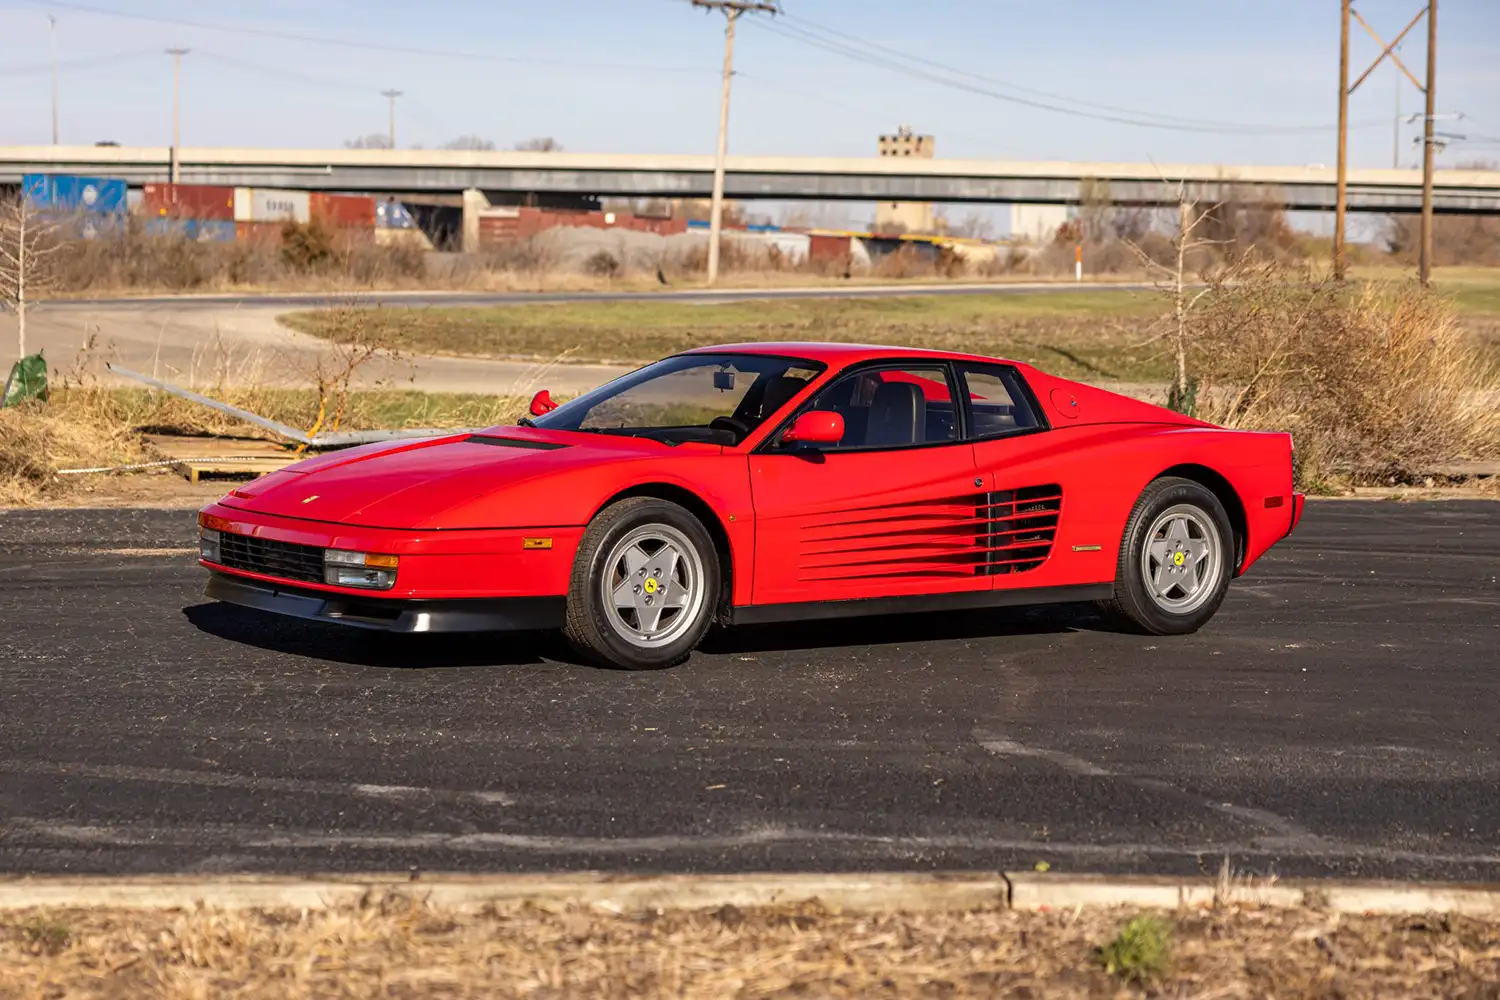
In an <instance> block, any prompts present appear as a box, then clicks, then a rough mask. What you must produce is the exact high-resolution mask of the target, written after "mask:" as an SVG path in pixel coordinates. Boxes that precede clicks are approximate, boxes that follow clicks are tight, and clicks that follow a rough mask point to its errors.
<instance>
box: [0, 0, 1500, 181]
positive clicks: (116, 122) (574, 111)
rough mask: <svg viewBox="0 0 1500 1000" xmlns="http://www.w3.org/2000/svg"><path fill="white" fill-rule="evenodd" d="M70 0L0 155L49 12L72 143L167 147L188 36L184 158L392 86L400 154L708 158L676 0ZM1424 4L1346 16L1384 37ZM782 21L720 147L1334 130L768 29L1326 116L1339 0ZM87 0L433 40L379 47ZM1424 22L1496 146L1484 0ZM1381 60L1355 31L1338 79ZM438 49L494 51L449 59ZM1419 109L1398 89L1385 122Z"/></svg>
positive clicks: (997, 8)
mask: <svg viewBox="0 0 1500 1000" xmlns="http://www.w3.org/2000/svg"><path fill="white" fill-rule="evenodd" d="M79 2H80V4H82V5H83V6H86V7H89V8H93V11H87V10H81V9H77V7H70V6H67V5H63V4H49V3H39V2H32V0H0V143H4V144H15V143H44V142H46V141H48V139H49V137H50V124H49V100H50V98H49V89H48V72H47V61H48V23H47V15H48V14H49V13H51V14H53V15H55V16H56V17H57V18H58V31H57V37H58V52H59V59H60V60H61V62H62V66H63V69H62V74H61V75H62V84H61V95H62V96H61V108H62V114H61V118H62V140H63V141H64V142H68V143H74V142H82V143H88V142H94V141H96V140H101V139H111V140H114V141H116V142H119V143H121V144H125V145H133V144H141V145H165V144H166V143H167V142H168V141H169V138H170V134H171V131H170V130H171V117H170V101H171V69H170V60H169V58H168V57H167V56H166V55H164V54H162V52H161V50H162V49H163V48H165V47H167V46H170V45H183V46H189V47H191V48H192V49H193V52H192V53H191V54H190V55H188V56H187V57H186V58H185V60H184V66H183V76H184V85H183V95H184V96H183V142H184V144H185V145H206V146H217V145H250V146H334V145H339V144H341V143H342V142H343V140H345V139H347V138H350V137H353V136H356V135H360V134H363V133H367V132H379V131H383V130H384V129H385V123H386V107H385V101H384V99H383V98H381V97H380V95H379V93H378V92H379V91H380V90H381V89H382V88H386V87H395V88H399V89H401V90H403V91H405V93H406V96H404V97H402V98H401V99H400V101H399V103H398V126H397V128H398V138H399V141H400V143H401V144H402V145H408V144H421V145H426V146H434V145H438V144H440V143H442V142H443V141H445V140H447V139H450V138H452V137H453V136H455V135H458V134H461V133H472V134H477V135H480V136H483V137H485V138H488V139H491V140H493V141H494V142H496V143H497V144H498V145H500V146H501V147H505V146H508V145H510V144H512V143H514V142H516V141H517V140H521V139H525V138H527V137H530V136H537V135H551V136H555V137H556V138H557V139H558V140H560V141H561V142H562V143H563V144H564V146H565V147H566V148H568V149H571V150H579V151H618V152H709V151H711V149H712V144H713V137H714V129H715V125H716V115H717V107H718V78H717V73H718V67H719V60H720V57H721V52H722V47H721V38H722V26H723V19H722V18H721V17H719V16H717V15H709V14H706V13H703V12H700V11H695V10H693V9H692V8H691V7H689V5H688V3H687V0H524V2H523V0H490V2H486V3H479V2H474V0H427V2H425V3H421V4H401V3H391V2H383V0H370V2H354V0H319V2H317V3H310V2H305V0H303V2H293V0H255V2H248V0H214V2H202V0H200V2H197V3H190V2H185V0H157V2H148V0H79ZM1419 6H1420V4H1419V2H1418V0H1361V2H1360V3H1359V4H1358V7H1359V9H1360V10H1361V12H1362V13H1363V14H1364V15H1365V17H1366V18H1367V19H1368V20H1369V21H1370V22H1371V23H1372V25H1374V26H1375V28H1376V29H1377V30H1378V31H1380V32H1382V33H1383V34H1385V35H1386V36H1387V37H1390V36H1391V35H1393V34H1395V33H1396V32H1397V31H1399V30H1400V28H1401V27H1402V26H1403V25H1404V24H1405V23H1406V21H1407V20H1408V19H1409V18H1410V17H1411V15H1412V14H1414V13H1415V12H1416V10H1417V9H1418V7H1419ZM784 7H785V9H786V11H787V12H788V14H789V15H791V17H789V18H787V19H785V20H783V21H781V22H778V23H776V24H768V23H766V22H767V19H764V18H757V19H750V20H752V21H753V22H754V23H744V22H742V25H743V26H742V28H741V31H740V39H739V45H738V47H737V57H738V59H737V69H738V70H739V71H740V74H741V75H740V76H739V77H738V79H737V81H736V89H735V101H734V111H733V116H732V123H731V150H732V151H734V152H742V153H764V154H770V153H786V154H796V155H837V156H851V155H869V154H872V153H873V152H874V142H875V136H876V134H878V133H879V132H881V131H888V130H891V129H893V128H894V127H895V126H896V125H897V124H898V123H902V122H906V123H910V124H911V125H913V126H915V127H916V128H918V129H919V130H921V131H924V132H931V133H933V134H935V135H936V136H937V141H938V155H939V156H942V157H970V156H972V157H1019V158H1044V159H1087V160H1107V159H1108V160H1145V159H1148V158H1151V159H1155V160H1157V161H1159V162H1169V161H1195V162H1201V161H1213V162H1236V163H1298V164H1301V163H1329V164H1331V163H1332V162H1333V159H1334V139H1333V134H1332V132H1331V131H1320V132H1313V133H1300V134H1290V135H1270V136H1266V135H1245V134H1213V133H1209V132H1205V131H1202V130H1198V129H1196V128H1194V129H1190V130H1186V131H1174V130H1165V129H1147V128H1139V127H1133V126H1128V125H1123V124H1117V123H1110V122H1101V121H1095V120H1090V119H1087V118H1080V117H1074V116H1069V115H1064V114H1059V113H1056V112H1051V111H1046V110H1041V109H1037V108H1029V107H1024V106H1021V105H1018V104H1014V103H1010V102H1007V101H1003V100H998V99H994V98H992V97H987V96H982V95H979V94H974V93H969V92H964V91H961V90H955V89H952V88H949V87H945V86H941V85H938V84H936V83H933V82H930V81H924V80H918V79H912V78H910V77H907V76H903V75H900V74H897V73H894V72H890V71H888V70H886V69H882V68H879V67H875V66H870V65H866V64H862V63H859V62H854V61H851V60H849V59H847V58H844V57H843V56H841V55H838V54H836V53H833V52H829V51H826V50H824V49H820V48H816V47H812V46H809V45H807V44H805V43H803V42H801V41H798V40H796V39H795V38H791V37H788V36H787V35H786V34H783V33H781V32H785V31H787V30H788V29H792V30H802V31H807V30H816V29H815V28H810V27H809V23H811V24H812V25H817V26H822V27H825V28H831V29H834V30H836V31H839V32H844V33H847V34H849V35H853V36H855V37H856V38H859V39H863V40H864V41H866V42H870V43H874V44H876V45H879V46H885V47H886V48H887V50H894V52H895V53H900V54H903V55H907V56H912V57H916V58H917V59H920V60H929V61H930V62H931V63H937V64H941V65H942V66H944V67H949V68H951V69H954V70H960V71H964V72H967V73H971V74H977V75H979V76H983V77H988V78H991V79H993V80H995V81H998V82H997V83H988V82H983V81H980V80H977V79H975V78H973V77H966V78H962V79H964V80H965V81H966V82H968V83H972V84H973V85H975V86H977V87H980V88H983V89H988V90H1001V89H1003V87H1004V85H1006V84H1015V85H1020V86H1022V87H1029V88H1032V89H1034V90H1038V91H1047V92H1051V93H1055V94H1060V95H1063V96H1064V97H1067V98H1074V99H1077V100H1079V101H1086V102H1091V103H1094V104H1107V105H1115V106H1119V107H1122V108H1126V109H1130V110H1131V111H1140V112H1149V113H1153V114H1156V115H1174V116H1178V117H1180V118H1186V119H1198V120H1211V121H1215V122H1228V123H1248V124H1256V125H1266V126H1272V127H1276V126H1305V125H1306V126H1316V125H1325V126H1331V124H1332V122H1333V121H1334V114H1335V101H1336V93H1337V90H1336V79H1337V77H1336V71H1337V61H1336V60H1337V43H1338V3H1337V0H1135V2H1130V3H1125V2H1120V0H1052V2H1039V0H926V2H923V3H915V2H911V0H785V3H784ZM100 10H112V11H118V12H122V13H130V14H134V15H144V16H147V17H157V18H163V19H168V20H171V19H180V20H190V21H198V22H205V23H212V24H215V25H223V26H229V27H240V28H248V29H257V30H262V31H273V32H286V33H290V34H294V35H325V36H332V37H337V38H342V39H345V40H348V41H351V42H369V43H375V44H385V45H392V46H402V47H411V48H425V49H431V50H439V51H435V52H433V53H429V54H420V53H381V52H375V51H368V50H361V49H358V48H348V47H337V46H331V45H325V44H314V43H311V42H302V41H293V40H284V39H275V38H269V37H265V36H263V35H255V34H246V33H236V32H226V31H217V30H207V29H205V28H198V27H189V26H185V25H174V24H169V23H157V22H152V21H149V20H141V19H133V18H126V17H118V16H109V15H107V14H103V13H98V12H97V11H100ZM1439 29H1440V37H1439V54H1440V59H1439V66H1440V75H1439V87H1438V105H1439V111H1441V112H1460V111H1461V112H1464V113H1466V114H1467V115H1469V116H1470V117H1469V120H1467V121H1464V122H1457V123H1448V122H1445V123H1443V125H1442V126H1441V128H1442V129H1443V130H1445V131H1454V132H1460V133H1464V132H1467V133H1473V134H1475V135H1482V136H1488V137H1491V138H1493V139H1496V140H1500V0H1442V2H1441V5H1440V16H1439ZM825 37H826V36H825ZM1409 38H1410V40H1409V42H1408V43H1407V44H1406V45H1405V46H1404V48H1403V56H1404V57H1405V60H1406V62H1407V64H1408V65H1409V66H1411V68H1412V70H1413V71H1414V72H1415V73H1416V74H1417V75H1418V77H1419V78H1420V77H1421V75H1422V73H1423V68H1422V67H1423V56H1422V48H1423V44H1424V40H1425V29H1423V28H1422V27H1420V26H1419V27H1418V29H1416V30H1415V31H1414V32H1413V33H1412V35H1411V36H1409ZM1377 51H1378V49H1377V47H1376V46H1375V44H1374V42H1373V41H1371V40H1370V38H1369V37H1368V36H1366V35H1365V33H1364V32H1363V31H1362V30H1361V29H1360V28H1359V27H1358V25H1357V24H1356V26H1355V27H1354V63H1355V64H1356V65H1355V70H1356V71H1358V70H1359V69H1360V68H1362V67H1363V65H1364V64H1365V63H1366V62H1368V60H1369V59H1371V58H1373V56H1374V55H1375V54H1376V52H1377ZM452 52H466V53H471V54H473V55H475V56H486V57H491V58H463V57H460V56H458V55H453V54H444V53H452ZM879 54H880V55H881V56H883V57H889V58H896V56H895V55H894V54H893V53H892V52H890V51H882V52H879ZM507 59H510V60H518V61H506V60H507ZM919 68H920V65H919ZM929 68H930V67H929ZM931 71H932V72H937V73H943V72H946V71H945V70H938V69H932V70H931ZM1394 73H1395V71H1394V68H1393V67H1391V66H1390V65H1389V64H1387V65H1384V66H1382V67H1381V68H1380V69H1378V70H1377V71H1376V72H1375V73H1374V75H1372V77H1371V78H1370V80H1369V81H1368V82H1367V83H1366V85H1365V87H1364V88H1362V89H1361V91H1360V92H1359V93H1358V94H1356V95H1355V97H1354V100H1353V110H1352V117H1353V119H1354V120H1355V122H1356V123H1373V124H1370V125H1369V126H1368V127H1362V128H1358V129H1356V130H1355V131H1354V133H1353V135H1352V138H1351V144H1352V145H1351V148H1352V158H1353V162H1354V164H1355V165H1359V166H1388V165H1389V164H1390V162H1391V156H1392V138H1393V137H1392V120H1393V117H1394V101H1395V91H1394V88H1395V76H1394ZM1007 92H1010V93H1016V92H1015V91H1007ZM1021 96H1027V95H1025V94H1022V95H1021ZM1031 96H1033V97H1034V96H1035V95H1031ZM1037 99H1038V100H1043V101H1047V102H1051V101H1052V99H1051V98H1037ZM1420 100H1421V95H1420V94H1419V93H1417V91H1416V90H1415V89H1414V88H1413V87H1411V86H1410V85H1409V84H1407V85H1405V86H1404V89H1403V92H1402V94H1401V102H1402V109H1403V110H1404V111H1406V112H1408V113H1409V112H1412V111H1415V110H1417V109H1418V108H1419V107H1420V104H1419V102H1420ZM1416 128H1417V126H1409V127H1406V128H1405V129H1404V134H1403V142H1402V159H1403V162H1404V163H1409V162H1411V161H1413V160H1414V151H1413V149H1412V148H1411V147H1410V145H1409V140H1410V138H1411V136H1413V135H1415V134H1416ZM1480 158H1485V159H1490V160H1497V159H1500V141H1491V142H1488V143H1474V144H1471V145H1469V146H1463V145H1455V146H1452V147H1450V150H1449V152H1447V153H1446V154H1444V156H1443V157H1442V162H1445V163H1448V164H1452V163H1456V162H1458V161H1460V160H1472V159H1480Z"/></svg>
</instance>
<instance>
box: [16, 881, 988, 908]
mask: <svg viewBox="0 0 1500 1000" xmlns="http://www.w3.org/2000/svg"><path fill="white" fill-rule="evenodd" d="M372 892H374V893H386V892H394V893H401V894H408V895H412V896H414V897H417V898H420V899H424V900H426V901H427V902H430V903H432V904H433V905H435V906H442V907H445V908H449V909H456V910H475V909H479V908H482V907H484V906H488V905H507V904H509V905H515V904H520V903H533V904H538V905H543V906H549V905H550V906H567V905H587V906H597V907H600V908H604V909H618V910H622V911H625V910H640V909H649V908H662V909H702V908H709V907H718V906H724V905H726V904H729V905H734V906H742V907H743V906H769V905H775V904H787V903H800V902H806V901H809V900H813V899H817V900H820V901H822V902H823V903H824V904H826V905H828V906H832V907H837V908H841V909H849V910H874V909H902V910H926V911H949V912H952V911H958V910H973V909H980V908H984V907H996V906H1005V905H1006V903H1007V900H1008V897H1009V894H1010V886H1009V883H1007V882H1006V880H1005V878H1004V877H1003V876H1000V875H997V874H993V873H953V874H931V875H927V874H904V873H896V874H887V873H877V874H872V875H776V874H765V875H661V876H646V877H636V876H614V875H598V874H560V875H430V876H429V875H423V876H421V877H420V878H418V879H416V880H413V879H411V878H409V877H407V876H403V875H370V876H348V877H343V876H310V877H307V878H296V877H290V878H287V877H276V876H256V875H234V876H225V877H221V878H204V877H202V876H196V875H190V876H170V875H169V876H154V877H132V876H126V877H120V878H77V877H20V878H8V879H0V910H15V909H28V908H33V907H54V908H70V907H75V908H76V907H117V908H121V909H179V908H185V907H193V906H197V905H198V904H200V903H201V904H203V905H206V906H210V907H215V908H220V909H249V908H290V909H321V908H324V907H333V906H338V905H341V904H352V903H357V902H358V901H359V900H360V899H361V898H363V897H364V896H365V895H366V894H368V893H372Z"/></svg>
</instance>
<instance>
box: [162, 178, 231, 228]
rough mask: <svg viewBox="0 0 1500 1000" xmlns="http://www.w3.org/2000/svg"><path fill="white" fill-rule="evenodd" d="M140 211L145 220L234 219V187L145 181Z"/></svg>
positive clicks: (217, 220)
mask: <svg viewBox="0 0 1500 1000" xmlns="http://www.w3.org/2000/svg"><path fill="white" fill-rule="evenodd" d="M141 211H142V212H143V213H144V214H145V216H146V217H147V218H148V219H209V220H213V221H216V222H233V221H234V188H232V187H218V186H216V185H211V184H147V185H146V186H145V187H144V188H142V189H141Z"/></svg>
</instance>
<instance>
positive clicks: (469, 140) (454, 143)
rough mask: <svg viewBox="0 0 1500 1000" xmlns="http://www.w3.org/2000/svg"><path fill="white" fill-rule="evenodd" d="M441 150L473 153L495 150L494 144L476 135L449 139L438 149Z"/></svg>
mask: <svg viewBox="0 0 1500 1000" xmlns="http://www.w3.org/2000/svg"><path fill="white" fill-rule="evenodd" d="M440 148H442V149H461V150H471V151H475V152H481V153H483V152H488V151H489V150H492V149H494V148H495V144H494V143H493V142H491V141H490V140H488V139H484V138H481V137H480V136H477V135H461V136H458V137H457V138H455V139H449V140H448V141H447V142H445V143H443V145H442V146H441V147H440Z"/></svg>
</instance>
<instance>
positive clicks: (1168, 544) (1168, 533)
mask: <svg viewBox="0 0 1500 1000" xmlns="http://www.w3.org/2000/svg"><path fill="white" fill-rule="evenodd" d="M1234 551H1235V542H1234V529H1233V528H1232V527H1231V526H1230V523H1229V515H1228V514H1227V513H1226V512H1225V510H1224V505H1223V504H1222V503H1220V502H1219V498H1218V497H1217V496H1215V495H1214V494H1213V492H1212V491H1211V490H1209V489H1208V488H1207V487H1205V486H1203V485H1202V484H1200V483H1197V482H1194V481H1192V480H1190V479H1177V478H1173V477H1166V478H1162V479H1158V480H1156V481H1155V482H1153V483H1152V484H1151V485H1150V486H1148V487H1146V490H1145V492H1143V493H1142V494H1141V496H1140V499H1138V500H1137V501H1136V504H1135V509H1134V510H1132V511H1131V514H1130V518H1129V520H1128V521H1127V522H1126V524H1125V535H1124V538H1123V539H1122V541H1121V545H1120V562H1119V566H1118V569H1117V572H1116V575H1115V594H1114V598H1113V600H1110V601H1107V602H1104V609H1105V610H1106V611H1107V612H1109V613H1110V614H1111V615H1112V616H1114V617H1116V618H1119V619H1123V621H1124V623H1126V624H1128V625H1130V626H1132V627H1134V628H1136V629H1139V630H1141V631H1145V632H1149V633H1152V634H1154V635H1179V634H1183V633H1187V632H1196V631H1197V630H1198V629H1199V628H1201V627H1202V626H1203V625H1204V623H1205V622H1207V621H1208V620H1209V619H1210V618H1212V617H1213V615H1214V612H1215V611H1217V610H1218V609H1219V605H1220V603H1222V602H1223V600H1224V594H1225V592H1226V591H1227V590H1228V589H1229V580H1230V577H1231V576H1232V575H1233V562H1234V556H1233V552H1234Z"/></svg>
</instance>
